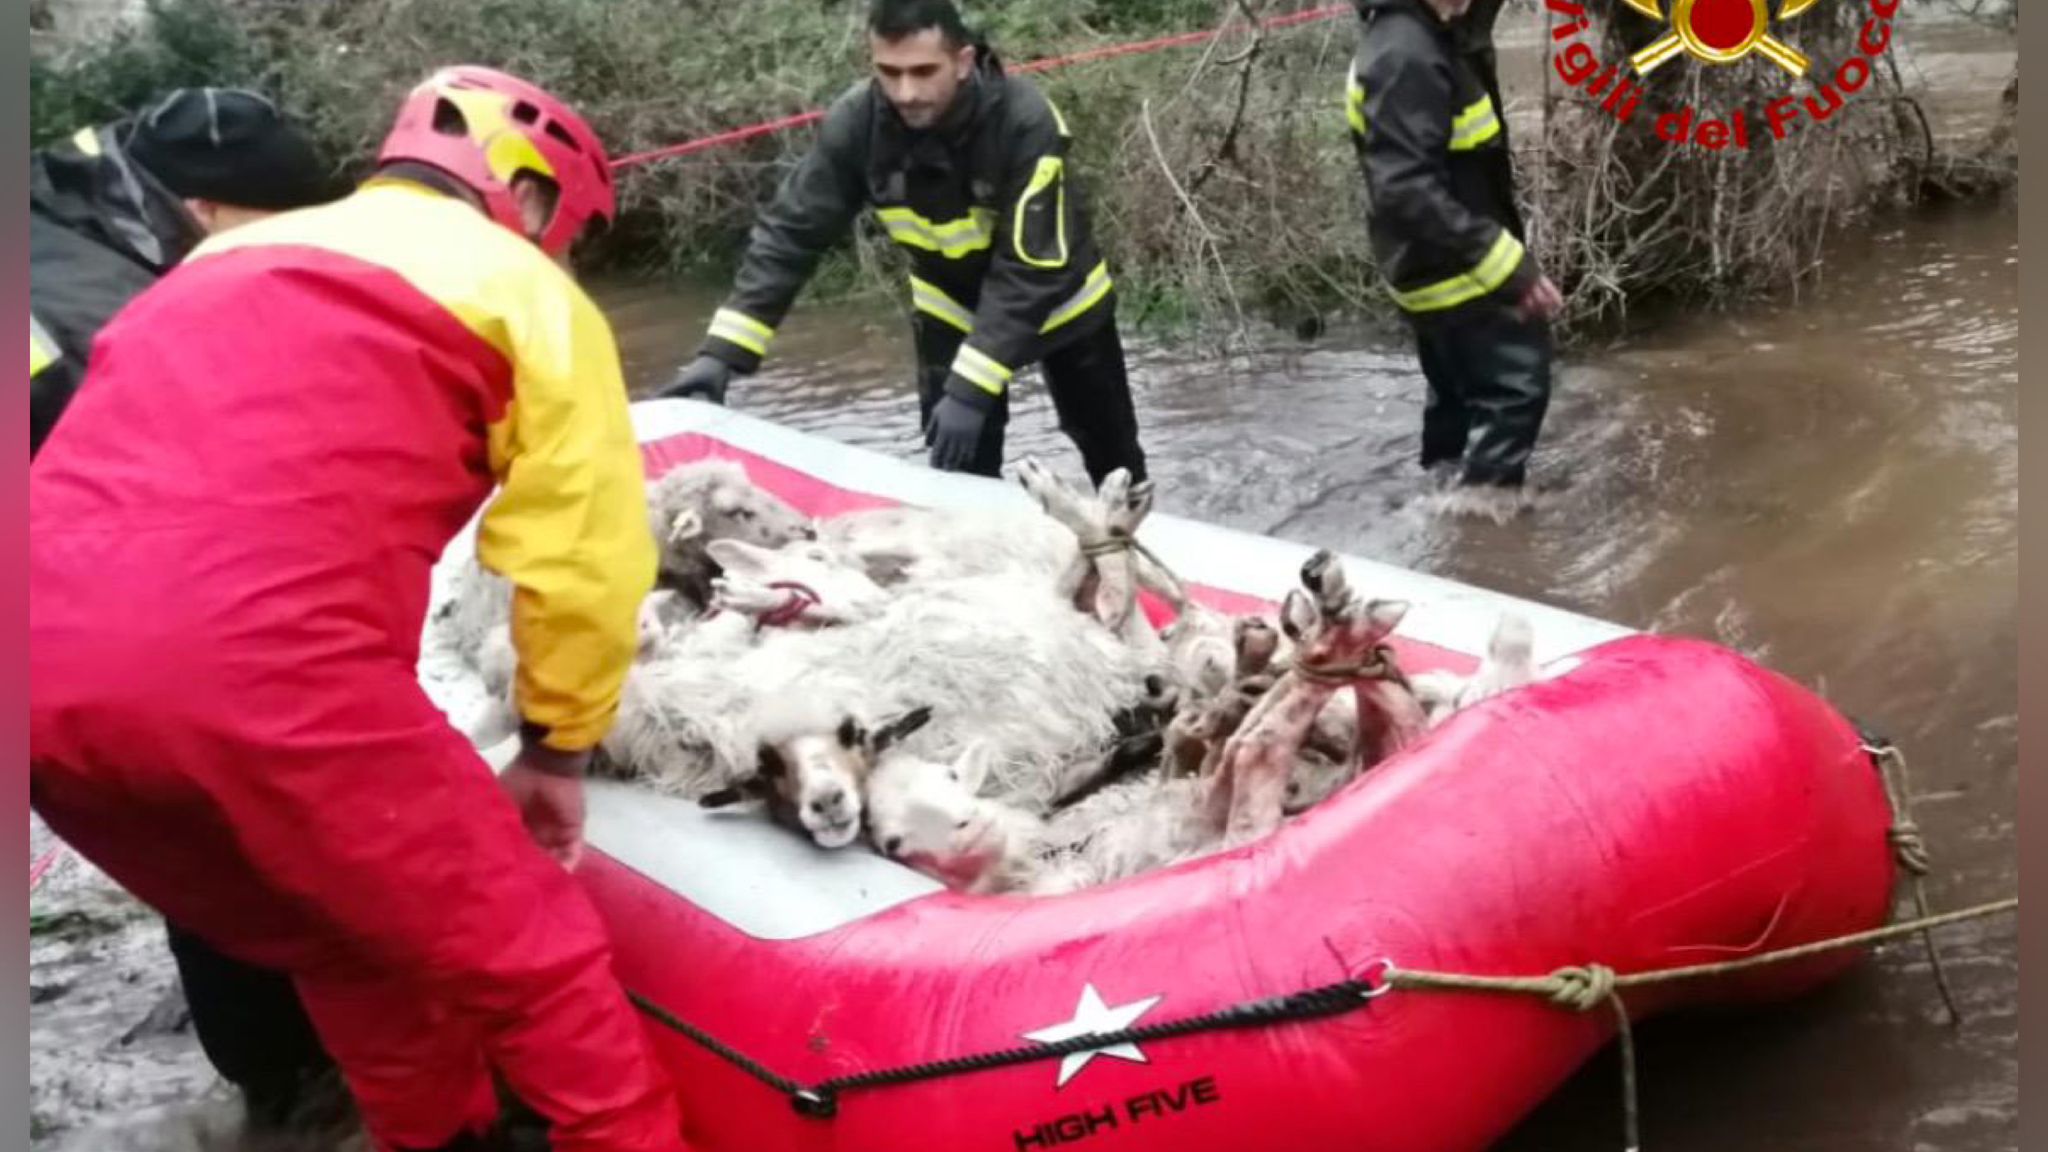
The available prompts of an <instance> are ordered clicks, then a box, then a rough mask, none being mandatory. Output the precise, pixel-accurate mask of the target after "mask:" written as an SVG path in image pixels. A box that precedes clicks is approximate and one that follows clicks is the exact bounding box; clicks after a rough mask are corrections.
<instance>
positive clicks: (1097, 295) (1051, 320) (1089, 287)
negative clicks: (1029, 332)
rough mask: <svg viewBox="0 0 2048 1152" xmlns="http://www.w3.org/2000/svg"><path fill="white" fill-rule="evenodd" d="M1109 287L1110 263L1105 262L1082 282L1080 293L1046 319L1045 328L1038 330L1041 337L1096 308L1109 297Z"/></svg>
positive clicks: (1055, 309)
mask: <svg viewBox="0 0 2048 1152" xmlns="http://www.w3.org/2000/svg"><path fill="white" fill-rule="evenodd" d="M1109 286H1110V280H1109V261H1107V260H1105V261H1103V262H1102V263H1100V264H1097V265H1096V266H1095V271H1093V272H1090V273H1088V279H1086V280H1083V281H1082V282H1081V288H1080V290H1079V291H1077V292H1075V293H1074V294H1073V295H1072V296H1069V297H1067V298H1066V299H1065V300H1063V301H1061V302H1060V304H1059V306H1058V307H1056V308H1054V309H1053V310H1052V315H1051V316H1048V317H1046V320H1045V326H1044V327H1043V328H1040V329H1039V330H1038V332H1039V335H1041V336H1042V335H1045V334H1046V333H1048V332H1051V331H1052V330H1053V329H1055V328H1058V327H1059V326H1060V325H1062V324H1065V323H1067V322H1068V321H1070V320H1072V319H1074V318H1075V317H1076V316H1079V315H1081V314H1082V313H1084V312H1086V311H1088V310H1089V309H1090V308H1093V307H1095V303H1096V301H1098V300H1101V299H1102V298H1103V297H1104V296H1107V295H1109Z"/></svg>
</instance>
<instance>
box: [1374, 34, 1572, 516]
mask: <svg viewBox="0 0 2048 1152" xmlns="http://www.w3.org/2000/svg"><path fill="white" fill-rule="evenodd" d="M1357 5H1358V10H1359V16H1360V19H1361V21H1362V24H1363V27H1362V30H1361V34H1360V37H1359V48H1358V55H1357V58H1356V59H1355V60H1354V61H1353V64H1352V68H1351V76H1350V83H1349V86H1348V92H1347V96H1346V111H1347V115H1348V118H1349V121H1350V127H1351V139H1352V143H1353V145H1354V146H1355V147H1356V149H1357V152H1358V156H1359V161H1360V163H1361V164H1362V166H1363V167H1364V170H1365V183H1366V190H1367V193H1368V196H1369V197H1370V200H1371V235H1372V246H1373V255H1374V258H1375V259H1376V260H1377V261H1378V263H1379V269H1380V275H1381V276H1382V277H1383V278H1384V279H1385V281H1386V283H1387V286H1388V288H1389V289H1390V290H1391V291H1392V294H1393V297H1394V300H1395V302H1396V303H1398V304H1399V305H1400V306H1401V308H1402V309H1403V310H1404V311H1405V312H1406V313H1407V315H1408V318H1409V322H1410V324H1411V326H1412V327H1413V328H1414V330H1415V342H1416V348H1417V351H1418V353H1419V355H1420V357H1421V360H1422V371H1423V375H1424V376H1425V377H1426V378H1427V379H1428V381H1429V399H1428V404H1427V407H1426V409H1425V411H1424V414H1423V424H1422V465H1423V467H1424V468H1427V469H1429V470H1430V471H1431V472H1432V473H1433V474H1436V475H1438V476H1441V477H1443V478H1445V479H1447V480H1448V479H1454V480H1455V481H1457V482H1458V483H1460V484H1462V485H1465V486H1467V487H1472V488H1478V489H1509V490H1515V489H1520V488H1521V487H1522V484H1523V482H1524V480H1525V478H1526V473H1527V469H1528V462H1529V456H1530V453H1531V452H1532V450H1533V449H1534V448H1535V446H1536V438H1537V434H1538V433H1539V432H1540V431H1541V430H1542V427H1543V416H1544V412H1545V410H1546V409H1547V408H1548V407H1549V402H1550V361H1551V343H1550V327H1549V321H1550V320H1551V318H1552V317H1554V316H1555V315H1556V314H1557V312H1558V310H1559V308H1561V307H1562V305H1563V298H1562V297H1561V296H1560V295H1559V293H1558V291H1557V288H1556V286H1555V285H1553V284H1552V283H1551V282H1550V279H1549V278H1548V277H1546V276H1545V275H1543V272H1542V270H1541V269H1539V268H1538V267H1537V266H1536V260H1535V257H1533V256H1532V255H1530V254H1529V253H1528V252H1527V251H1526V250H1524V248H1523V246H1522V233H1523V229H1522V222H1521V215H1520V213H1519V212H1518V211H1517V209H1516V205H1515V178H1514V167H1513V161H1512V158H1511V156H1510V155H1509V152H1508V146H1507V133H1506V125H1505V118H1504V117H1503V115H1502V113H1501V107H1500V98H1499V84H1498V81H1497V80H1495V79H1494V77H1493V75H1492V72H1493V67H1492V65H1493V47H1492V37H1491V32H1492V27H1493V21H1494V18H1495V17H1496V16H1497V15H1498V14H1499V11H1500V0H1478V2H1477V3H1476V4H1474V3H1472V0H1357Z"/></svg>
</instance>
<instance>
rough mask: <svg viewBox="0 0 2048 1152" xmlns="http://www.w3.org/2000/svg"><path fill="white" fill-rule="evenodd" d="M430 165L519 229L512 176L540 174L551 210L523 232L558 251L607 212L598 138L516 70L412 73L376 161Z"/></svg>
mask: <svg viewBox="0 0 2048 1152" xmlns="http://www.w3.org/2000/svg"><path fill="white" fill-rule="evenodd" d="M394 160H413V161H417V162H419V163H421V164H428V165H432V166H433V167H435V168H439V169H441V170H442V171H444V172H446V173H448V174H449V175H450V176H453V177H454V178H456V179H457V180H460V181H462V182H463V183H464V184H467V185H469V186H470V187H471V188H473V189H475V190H476V193H477V195H479V196H481V197H483V202H484V210H485V211H486V212H488V213H490V216H491V219H493V220H496V221H497V222H498V223H500V224H502V225H504V226H505V227H507V228H510V229H511V230H513V231H514V232H517V233H519V234H520V235H522V236H524V235H526V224H525V221H524V220H523V219H522V217H521V215H520V212H519V204H518V202H517V201H515V200H513V198H512V178H513V177H514V176H515V175H517V174H518V173H520V172H531V173H533V174H535V175H537V176H544V177H546V178H547V179H548V180H550V181H551V182H553V184H554V185H555V188H556V190H557V191H556V200H555V211H554V215H553V216H552V217H551V218H550V219H549V220H548V222H547V224H546V225H545V226H543V227H542V229H541V233H540V235H539V236H537V237H533V238H532V239H533V240H534V242H535V243H537V244H539V245H540V247H541V250H542V251H544V252H546V253H547V254H548V255H550V256H559V255H561V254H562V253H563V252H565V251H567V250H568V247H569V245H570V244H571V243H573V242H574V241H575V239H576V237H577V235H578V234H580V233H581V232H582V231H583V226H584V225H585V224H586V223H588V222H589V220H590V219H591V217H593V216H595V217H601V218H603V219H604V220H605V221H606V222H607V223H609V222H610V221H611V219H612V216H613V213H614V212H615V211H616V200H615V198H614V195H613V192H612V173H611V165H610V163H609V162H608V161H607V160H606V159H605V154H604V145H603V144H602V143H600V142H599V141H598V138H597V134H596V133H595V132H592V131H591V130H590V126H589V125H588V124H585V123H584V122H583V118H582V117H580V116H578V115H576V113H575V112H573V111H571V110H570V109H569V106H568V105H567V104H564V103H562V102H561V101H560V100H557V99H555V98H554V97H553V96H550V95H548V94H547V93H546V92H543V91H542V90H540V89H539V88H536V87H534V86H533V85H531V84H528V83H527V82H526V81H524V80H521V79H519V78H518V77H516V76H509V75H506V74H505V73H503V72H500V71H497V70H496V69H493V68H479V67H476V66H473V65H458V66H454V67H449V68H443V69H441V70H440V71H438V72H435V73H434V74H433V75H432V76H429V77H427V78H426V79H425V80H424V81H421V82H420V84H419V86H418V87H416V88H414V89H413V90H412V91H411V92H410V93H409V94H407V96H406V98H405V103H404V104H403V105H401V106H400V107H399V109H398V121H397V123H396V124H394V125H393V126H392V128H391V134H390V135H388V136H386V137H385V138H384V144H383V147H382V148H381V149H379V150H378V153H377V161H378V163H380V164H381V163H386V162H389V161H394Z"/></svg>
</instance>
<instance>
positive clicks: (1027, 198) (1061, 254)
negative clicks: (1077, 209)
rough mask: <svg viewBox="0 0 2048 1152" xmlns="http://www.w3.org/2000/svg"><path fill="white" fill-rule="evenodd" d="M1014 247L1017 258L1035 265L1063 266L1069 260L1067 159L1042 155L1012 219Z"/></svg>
mask: <svg viewBox="0 0 2048 1152" xmlns="http://www.w3.org/2000/svg"><path fill="white" fill-rule="evenodd" d="M1010 243H1011V247H1013V248H1014V249H1015V250H1016V253H1017V259H1019V260H1022V261H1023V262H1024V263H1026V264H1029V265H1030V266H1031V267H1033V268H1063V267H1065V266H1066V263H1067V181H1066V161H1065V160H1063V159H1061V158H1060V157H1058V156H1042V157H1040V158H1039V160H1038V167H1037V169H1036V170H1034V171H1033V172H1032V173H1031V183H1029V184H1027V185H1025V187H1024V193H1023V195H1021V196H1019V197H1017V211H1016V219H1015V220H1014V221H1012V223H1011V241H1010Z"/></svg>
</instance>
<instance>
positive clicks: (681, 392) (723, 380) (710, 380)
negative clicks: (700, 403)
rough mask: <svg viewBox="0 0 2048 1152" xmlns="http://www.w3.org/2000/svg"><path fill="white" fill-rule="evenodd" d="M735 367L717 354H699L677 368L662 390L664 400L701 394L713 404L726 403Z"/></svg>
mask: <svg viewBox="0 0 2048 1152" xmlns="http://www.w3.org/2000/svg"><path fill="white" fill-rule="evenodd" d="M732 373H733V367H732V365H730V364H727V363H726V362H725V361H723V360H720V359H719V358H718V357H716V356H699V357H697V358H696V359H695V360H692V361H690V362H689V363H688V364H686V365H684V366H683V367H681V368H679V369H677V370H676V374H675V377H674V378H673V379H671V380H670V381H669V382H668V387H666V388H663V389H662V390H661V396H662V399H664V400H670V399H675V400H679V399H684V398H686V397H691V396H701V397H703V398H704V399H706V400H709V401H711V402H712V403H713V404H723V403H725V386H726V385H728V384H730V383H732Z"/></svg>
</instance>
